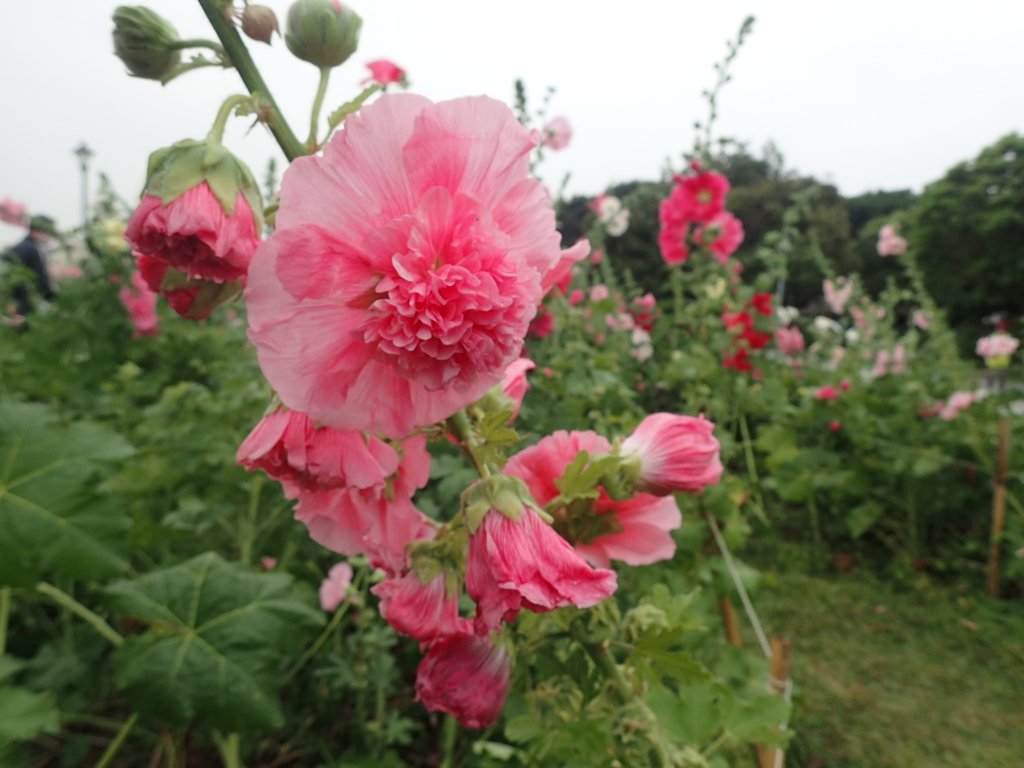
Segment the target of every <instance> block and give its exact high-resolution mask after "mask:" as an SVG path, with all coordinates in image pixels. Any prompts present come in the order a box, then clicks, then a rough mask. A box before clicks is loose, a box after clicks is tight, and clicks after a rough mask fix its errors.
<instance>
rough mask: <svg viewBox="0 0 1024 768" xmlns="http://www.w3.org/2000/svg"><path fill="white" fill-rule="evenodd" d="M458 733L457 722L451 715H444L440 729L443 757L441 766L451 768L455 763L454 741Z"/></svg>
mask: <svg viewBox="0 0 1024 768" xmlns="http://www.w3.org/2000/svg"><path fill="white" fill-rule="evenodd" d="M458 735H459V722H458V720H456V719H455V718H454V717H452V716H451V715H445V717H444V726H443V729H442V731H441V746H442V747H443V748H444V759H443V760H442V761H441V768H453V766H454V765H455V741H456V737H457V736H458Z"/></svg>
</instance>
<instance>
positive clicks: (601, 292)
mask: <svg viewBox="0 0 1024 768" xmlns="http://www.w3.org/2000/svg"><path fill="white" fill-rule="evenodd" d="M610 295H611V294H610V292H609V290H608V286H607V285H605V284H604V283H599V284H598V285H595V286H594V287H593V288H591V289H590V300H591V301H604V300H605V299H607V298H608V296H610Z"/></svg>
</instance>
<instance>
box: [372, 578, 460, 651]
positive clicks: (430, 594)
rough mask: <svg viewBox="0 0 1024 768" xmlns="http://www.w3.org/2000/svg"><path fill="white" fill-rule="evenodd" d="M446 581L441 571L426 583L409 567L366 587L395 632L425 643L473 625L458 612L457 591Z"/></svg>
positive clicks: (458, 632) (455, 633) (456, 633)
mask: <svg viewBox="0 0 1024 768" xmlns="http://www.w3.org/2000/svg"><path fill="white" fill-rule="evenodd" d="M446 581H447V579H446V575H445V573H444V572H443V571H442V572H441V573H439V574H438V575H437V576H435V577H434V578H433V579H432V580H431V581H430V582H429V583H427V584H424V583H423V582H421V581H420V579H419V576H417V575H416V574H415V573H414V572H412V571H410V572H409V573H407V574H405V575H404V576H402V577H401V578H390V579H385V580H384V581H382V582H381V583H380V584H378V585H377V586H375V587H374V588H373V589H371V590H370V591H371V592H373V594H375V595H377V597H379V598H380V615H381V616H383V617H384V620H385V621H386V622H387V623H388V624H390V625H391V626H392V627H393V628H394V630H395V631H396V632H401V633H402V634H403V635H408V636H409V637H413V638H416V639H417V640H419V641H420V642H424V643H428V642H432V641H434V640H437V639H439V638H442V637H448V636H449V635H465V634H469V633H470V632H472V629H473V625H472V622H470V621H469V619H463V618H461V617H460V616H459V593H458V592H455V593H452V592H449V590H448V588H447V584H446Z"/></svg>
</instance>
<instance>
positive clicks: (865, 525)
mask: <svg viewBox="0 0 1024 768" xmlns="http://www.w3.org/2000/svg"><path fill="white" fill-rule="evenodd" d="M883 511H884V510H883V509H882V507H881V505H879V504H876V503H875V502H873V501H865V502H864V503H863V504H858V505H857V506H856V507H854V508H853V509H851V510H850V511H849V512H848V513H847V514H846V527H847V528H848V529H849V531H850V535H851V536H853V538H855V539H859V538H860V537H861V536H863V535H864V534H865V533H867V532H868V531H869V530H871V528H872V527H873V526H874V524H875V523H876V522H878V518H880V517H881V516H882V512H883Z"/></svg>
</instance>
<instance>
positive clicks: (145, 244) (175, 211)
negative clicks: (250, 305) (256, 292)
mask: <svg viewBox="0 0 1024 768" xmlns="http://www.w3.org/2000/svg"><path fill="white" fill-rule="evenodd" d="M124 236H125V239H126V240H127V241H128V242H129V243H131V245H132V248H133V249H134V250H135V251H137V252H138V253H141V254H144V255H146V256H151V257H153V258H156V259H160V260H161V261H164V262H166V263H167V264H168V265H169V266H171V267H173V268H174V269H177V270H178V271H179V272H182V273H183V274H185V275H188V276H189V277H196V278H200V279H202V280H210V281H212V282H216V283H223V282H230V281H233V280H244V279H245V274H246V272H247V271H248V268H249V262H250V260H251V259H252V255H253V253H254V252H255V251H256V247H257V246H258V245H259V244H260V237H259V232H258V231H257V228H256V219H255V218H254V216H253V212H252V209H251V208H250V207H249V202H248V200H246V198H245V195H243V194H242V193H241V192H239V193H238V195H237V196H236V198H235V206H234V209H233V210H232V212H231V213H230V214H228V213H227V212H225V210H224V208H223V207H222V206H221V203H220V201H219V200H218V199H217V197H216V196H215V195H214V193H213V190H211V189H210V185H209V184H208V183H207V182H205V181H204V182H202V183H201V184H198V185H197V186H195V187H192V188H191V189H189V190H188V191H186V192H184V193H182V194H181V195H179V196H178V197H176V198H175V199H174V200H172V201H171V202H170V203H168V204H167V205H164V203H163V201H162V200H161V199H160V198H159V197H157V196H156V195H151V194H147V195H145V196H143V198H142V202H141V203H139V207H138V208H136V209H135V213H133V214H132V217H131V218H130V219H129V220H128V229H126V230H125V233H124Z"/></svg>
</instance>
